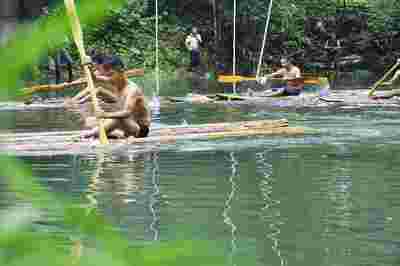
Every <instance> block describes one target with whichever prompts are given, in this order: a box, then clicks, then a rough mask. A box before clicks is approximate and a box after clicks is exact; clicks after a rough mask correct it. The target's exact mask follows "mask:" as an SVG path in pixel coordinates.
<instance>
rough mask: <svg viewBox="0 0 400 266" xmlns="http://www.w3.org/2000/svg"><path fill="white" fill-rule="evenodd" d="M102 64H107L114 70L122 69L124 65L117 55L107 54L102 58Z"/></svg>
mask: <svg viewBox="0 0 400 266" xmlns="http://www.w3.org/2000/svg"><path fill="white" fill-rule="evenodd" d="M103 60H104V61H103V64H105V65H109V66H111V67H112V69H114V70H116V71H124V69H125V65H124V63H123V62H122V60H121V59H120V58H119V57H118V56H107V57H105V58H103Z"/></svg>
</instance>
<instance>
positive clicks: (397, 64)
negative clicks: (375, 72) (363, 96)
mask: <svg viewBox="0 0 400 266" xmlns="http://www.w3.org/2000/svg"><path fill="white" fill-rule="evenodd" d="M399 65H400V60H397V62H396V64H394V65H393V66H392V68H390V69H389V70H388V71H387V72H386V73H385V75H383V77H382V78H381V79H380V80H378V81H377V82H375V84H374V85H373V86H372V87H371V89H370V91H369V92H368V96H370V97H371V96H372V95H374V92H375V90H376V89H377V88H378V87H379V85H381V84H382V82H384V81H385V80H386V79H387V78H388V77H389V75H390V74H391V73H392V72H393V71H394V70H395V69H396V68H397V67H398V66H399Z"/></svg>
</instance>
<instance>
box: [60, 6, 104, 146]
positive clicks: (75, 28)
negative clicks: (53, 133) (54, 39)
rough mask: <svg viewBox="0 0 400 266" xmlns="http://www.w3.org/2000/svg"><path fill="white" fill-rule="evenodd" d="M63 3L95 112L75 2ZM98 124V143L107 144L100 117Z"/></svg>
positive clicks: (87, 61)
mask: <svg viewBox="0 0 400 266" xmlns="http://www.w3.org/2000/svg"><path fill="white" fill-rule="evenodd" d="M64 3H65V7H66V9H67V14H68V16H69V18H70V23H71V27H72V34H73V37H74V41H75V44H76V46H77V48H78V51H79V54H80V57H81V62H82V64H83V69H84V71H85V76H86V79H87V83H88V88H89V90H90V95H91V98H92V103H93V109H94V111H95V112H97V111H98V110H99V109H100V107H99V103H98V100H97V97H96V89H95V87H94V83H93V77H92V73H91V72H90V69H89V67H88V65H87V63H89V62H90V61H91V60H90V57H88V56H87V55H86V52H85V46H84V43H83V34H82V28H81V24H80V21H79V17H78V14H77V13H76V7H75V2H74V0H64ZM98 126H99V138H100V143H101V144H108V143H109V142H108V138H107V134H106V131H105V129H104V123H103V120H102V119H98Z"/></svg>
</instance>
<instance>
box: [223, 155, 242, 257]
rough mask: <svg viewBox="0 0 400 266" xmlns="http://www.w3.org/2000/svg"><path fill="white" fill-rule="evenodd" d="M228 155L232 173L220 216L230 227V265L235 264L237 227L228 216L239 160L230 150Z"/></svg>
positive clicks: (233, 194) (235, 186)
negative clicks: (229, 187)
mask: <svg viewBox="0 0 400 266" xmlns="http://www.w3.org/2000/svg"><path fill="white" fill-rule="evenodd" d="M229 156H230V161H231V163H232V165H231V169H232V174H231V176H230V177H229V182H230V184H231V191H230V192H229V194H228V198H227V200H226V201H225V208H224V211H223V213H222V216H223V217H224V223H225V224H227V225H228V226H229V227H230V229H231V256H230V259H231V261H230V262H231V265H236V264H235V263H234V262H233V258H234V255H235V252H236V250H237V245H236V241H237V237H236V230H237V227H236V225H235V224H234V222H233V220H232V218H231V217H230V211H231V209H232V206H231V204H232V200H233V199H234V197H235V192H236V190H237V184H236V182H235V178H236V177H237V167H238V165H239V162H238V161H237V160H236V158H235V153H234V152H231V153H230V154H229Z"/></svg>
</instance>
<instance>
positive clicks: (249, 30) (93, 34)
mask: <svg viewBox="0 0 400 266" xmlns="http://www.w3.org/2000/svg"><path fill="white" fill-rule="evenodd" d="M158 7H159V10H158V12H159V23H160V28H159V34H160V64H161V69H162V70H163V71H170V70H175V69H176V68H181V67H185V66H186V65H187V64H188V61H189V56H188V54H187V51H186V49H185V47H184V39H185V36H186V35H187V34H188V33H189V32H190V29H191V27H193V26H196V27H198V28H199V30H200V32H201V34H202V37H203V39H204V43H203V45H202V46H203V48H202V49H203V51H202V54H203V58H202V59H203V66H204V67H205V68H214V67H215V65H216V64H217V63H222V65H224V66H226V70H227V71H229V70H230V68H231V62H232V45H233V44H232V40H233V19H234V16H233V15H234V14H233V1H221V0H213V1H192V0H190V1H170V0H160V1H159V2H158ZM267 9H268V1H261V0H249V1H245V2H238V3H237V14H236V31H237V41H236V46H237V50H236V56H237V62H238V64H239V65H240V71H241V72H245V73H254V71H255V69H256V66H257V62H258V57H259V55H260V50H261V45H262V39H263V34H264V27H265V23H266V20H267V13H268V12H267ZM399 17H400V3H399V2H398V1H395V0H390V1H384V0H369V1H368V0H353V1H350V0H347V1H337V0H320V1H315V0H300V1H299V0H284V1H279V2H275V3H273V6H272V14H271V24H270V29H269V33H268V38H267V43H266V46H267V47H266V52H265V53H264V62H265V63H267V64H271V63H274V62H277V60H278V59H279V57H280V56H282V55H289V56H292V57H293V58H294V60H295V61H296V62H297V63H298V64H300V65H310V66H317V67H319V68H324V69H333V68H340V67H354V65H357V67H365V66H366V65H373V66H374V67H373V68H374V69H373V70H374V71H377V72H379V71H382V68H385V67H387V65H388V64H391V63H392V62H393V61H394V60H395V58H397V57H398V56H399V54H400V34H399V30H400V26H399V25H400V23H399ZM85 32H86V34H87V36H88V41H89V42H90V44H91V45H93V46H94V47H108V48H110V49H111V50H112V51H113V52H114V53H116V54H119V55H120V56H121V57H122V58H124V60H125V61H126V63H127V65H129V66H131V67H143V66H144V67H145V68H149V69H153V68H154V67H155V7H154V1H148V0H139V1H127V3H126V4H125V8H123V9H121V10H119V11H116V10H110V11H109V13H108V16H107V19H106V20H105V21H104V23H101V24H98V25H95V26H90V27H86V31H85ZM335 46H340V48H338V47H336V48H337V49H335ZM332 62H333V64H332ZM371 62H373V63H374V64H371Z"/></svg>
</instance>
